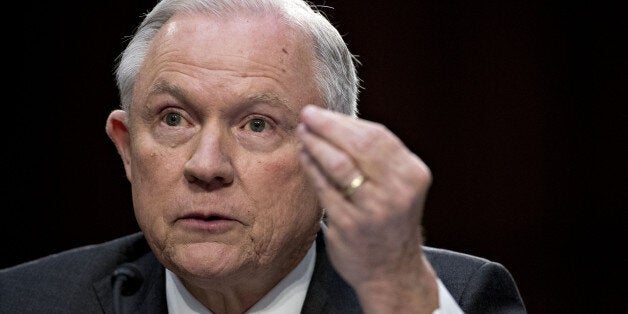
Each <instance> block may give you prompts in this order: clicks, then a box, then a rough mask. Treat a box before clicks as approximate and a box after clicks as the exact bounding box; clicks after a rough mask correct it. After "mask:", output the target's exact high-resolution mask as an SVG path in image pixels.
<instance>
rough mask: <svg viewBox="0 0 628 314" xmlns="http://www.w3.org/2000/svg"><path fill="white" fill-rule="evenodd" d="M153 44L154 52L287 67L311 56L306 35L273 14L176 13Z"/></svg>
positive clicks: (304, 61) (311, 51)
mask: <svg viewBox="0 0 628 314" xmlns="http://www.w3.org/2000/svg"><path fill="white" fill-rule="evenodd" d="M153 43H154V44H155V45H153V47H152V48H153V50H156V51H157V52H159V51H160V50H167V52H168V53H175V54H176V53H185V54H186V55H188V56H191V57H193V58H194V56H197V57H198V58H200V57H207V56H211V55H215V56H232V57H240V58H244V59H249V60H251V61H267V62H268V61H270V62H271V63H272V62H274V61H278V62H279V63H282V64H286V65H287V66H291V65H292V66H294V65H297V64H301V63H306V61H309V60H311V58H310V57H311V56H312V55H313V50H312V45H311V40H310V39H309V38H308V36H305V35H304V33H303V32H301V31H298V30H296V29H295V28H294V27H290V26H288V25H287V24H286V23H285V22H284V21H283V20H282V19H281V18H280V17H279V16H278V15H275V14H261V13H260V14H255V13H239V14H231V15H227V16H224V17H223V16H220V17H219V16H213V15H204V14H198V13H197V14H178V15H175V16H174V17H172V18H171V19H170V20H169V21H168V23H166V24H165V25H164V27H163V28H162V29H161V30H160V32H158V34H157V36H156V38H155V40H154V41H153ZM166 47H168V48H166ZM183 49H185V50H183ZM269 58H271V59H269ZM194 61H199V59H196V60H194ZM208 61H211V58H208Z"/></svg>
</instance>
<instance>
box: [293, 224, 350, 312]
mask: <svg viewBox="0 0 628 314" xmlns="http://www.w3.org/2000/svg"><path fill="white" fill-rule="evenodd" d="M361 312H362V310H361V307H360V303H359V302H358V298H357V296H356V295H355V292H354V291H353V289H352V288H351V287H350V286H349V285H348V284H347V283H346V282H345V281H344V280H343V279H342V278H341V277H340V275H339V274H338V273H337V272H336V270H335V269H334V268H333V266H332V265H331V262H330V261H329V258H328V257H327V249H326V248H325V238H324V235H323V231H322V230H321V231H320V232H319V233H318V235H317V237H316V264H315V265H314V273H313V274H312V280H311V282H310V286H309V287H308V290H307V295H306V296H305V302H304V303H303V308H302V310H301V313H303V314H320V313H361Z"/></svg>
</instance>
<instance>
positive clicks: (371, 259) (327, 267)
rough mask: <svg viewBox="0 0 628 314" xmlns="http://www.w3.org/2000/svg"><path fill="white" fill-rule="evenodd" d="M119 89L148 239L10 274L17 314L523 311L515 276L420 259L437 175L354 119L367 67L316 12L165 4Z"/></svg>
mask: <svg viewBox="0 0 628 314" xmlns="http://www.w3.org/2000/svg"><path fill="white" fill-rule="evenodd" d="M117 80H118V86H119V89H120V95H121V103H122V108H121V109H120V110H114V111H113V112H111V114H110V115H109V118H108V119H107V123H106V132H107V134H108V135H109V137H110V138H111V139H112V141H113V142H114V144H115V146H116V148H117V150H118V152H119V154H120V156H121V159H122V162H123V165H124V170H125V172H126V176H127V178H128V180H129V181H130V182H131V186H132V195H133V205H134V209H135V216H136V218H137V221H138V224H139V226H140V228H141V230H142V232H141V233H138V234H135V235H130V236H127V237H124V238H121V239H117V240H114V241H112V242H109V243H105V244H101V245H97V246H91V247H87V248H81V249H77V250H73V251H70V252H65V253H62V254H58V255H55V256H52V257H47V258H44V259H41V260H39V261H36V262H34V263H30V264H26V265H20V266H17V267H13V268H11V269H7V270H3V271H2V273H1V277H0V278H1V279H2V281H1V284H0V291H1V293H2V295H1V296H0V297H1V299H0V308H1V309H2V312H13V311H15V312H22V313H23V312H31V311H34V312H40V311H43V312H81V313H84V312H112V311H119V310H125V311H131V312H150V313H155V312H166V311H167V312H170V313H245V312H250V313H253V312H264V313H269V312H273V313H299V312H303V313H352V312H366V313H433V312H435V311H441V312H448V313H457V312H460V311H461V310H462V311H465V312H483V313H488V312H524V311H525V308H524V306H523V302H522V301H521V298H520V296H519V293H518V291H517V287H516V285H515V283H514V281H513V280H512V278H511V276H510V274H509V273H508V271H507V270H506V269H505V268H504V267H502V266H501V265H499V264H497V263H493V262H490V261H487V260H484V259H480V258H477V257H471V256H466V255H463V254H459V253H454V252H450V251H445V250H438V249H433V248H428V247H424V246H422V236H421V227H420V225H421V217H422V212H423V204H424V201H425V198H426V194H427V191H428V188H429V185H430V180H431V176H430V171H429V169H428V167H426V165H424V164H423V162H422V161H421V160H420V159H419V158H418V157H417V156H416V155H414V154H413V153H412V152H410V151H409V150H408V149H407V148H406V147H405V146H404V145H403V144H402V143H401V142H400V141H399V140H398V139H397V138H396V137H395V136H394V135H393V134H392V133H390V132H389V131H387V130H386V129H385V128H384V127H383V126H381V125H378V124H376V123H373V122H369V121H365V120H361V119H358V118H356V112H357V109H356V99H357V94H358V79H357V76H356V73H355V68H354V65H353V56H352V55H351V54H350V53H349V51H348V50H347V47H346V45H345V44H344V42H343V40H342V38H341V36H340V35H339V34H338V32H337V31H336V30H335V29H334V27H333V26H332V25H331V24H330V23H329V22H328V21H327V20H326V19H325V18H324V17H323V16H322V15H320V14H319V13H317V12H316V11H315V10H313V9H312V8H311V7H310V6H308V5H307V4H306V3H304V2H302V1H301V0H248V1H247V0H244V1H229V0H213V1H212V0H205V1H204V0H190V1H178V0H172V1H171V0H163V1H161V2H159V3H158V4H157V5H156V7H155V8H154V9H153V10H152V11H151V12H150V13H149V14H148V15H147V16H146V17H145V19H144V21H143V22H142V24H141V25H140V27H139V28H138V30H137V32H136V34H135V36H134V37H133V39H132V40H131V41H130V43H129V45H128V47H127V48H126V50H125V51H124V53H123V54H122V56H121V59H120V63H119V65H118V67H117ZM121 265H122V266H123V267H120V266H121ZM120 278H122V279H129V280H130V281H129V282H127V283H124V282H123V281H119V280H118V279H120ZM134 278H135V279H137V280H136V281H133V280H134ZM133 283H135V287H131V286H132V284H133Z"/></svg>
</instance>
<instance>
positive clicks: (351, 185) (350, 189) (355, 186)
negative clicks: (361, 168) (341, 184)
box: [343, 174, 365, 197]
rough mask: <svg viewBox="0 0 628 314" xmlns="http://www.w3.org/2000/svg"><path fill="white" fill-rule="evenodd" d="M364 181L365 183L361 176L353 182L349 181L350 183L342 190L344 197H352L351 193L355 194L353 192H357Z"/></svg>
mask: <svg viewBox="0 0 628 314" xmlns="http://www.w3.org/2000/svg"><path fill="white" fill-rule="evenodd" d="M364 181H365V178H364V176H363V175H361V174H359V175H358V176H357V177H355V178H353V180H351V183H349V185H348V186H347V187H346V188H345V189H344V191H343V193H344V195H345V196H347V197H349V196H351V195H353V193H355V191H357V190H358V189H359V188H360V186H361V185H362V183H364Z"/></svg>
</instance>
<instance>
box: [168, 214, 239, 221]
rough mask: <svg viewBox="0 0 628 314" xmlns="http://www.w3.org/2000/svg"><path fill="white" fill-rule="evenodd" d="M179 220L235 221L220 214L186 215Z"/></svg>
mask: <svg viewBox="0 0 628 314" xmlns="http://www.w3.org/2000/svg"><path fill="white" fill-rule="evenodd" d="M179 219H193V220H202V221H214V220H234V219H233V218H231V217H227V216H224V215H220V214H213V213H210V214H201V213H192V214H188V215H185V216H183V217H181V218H179Z"/></svg>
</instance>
